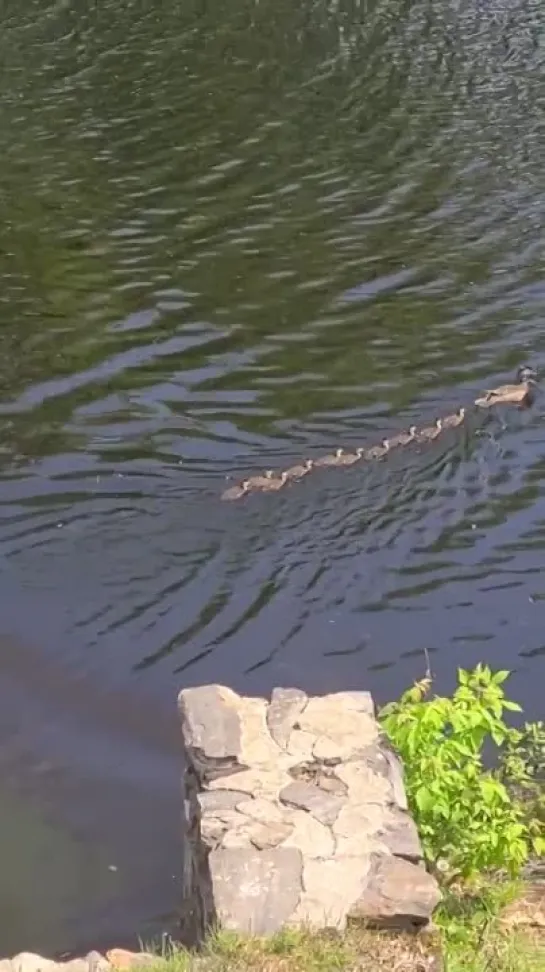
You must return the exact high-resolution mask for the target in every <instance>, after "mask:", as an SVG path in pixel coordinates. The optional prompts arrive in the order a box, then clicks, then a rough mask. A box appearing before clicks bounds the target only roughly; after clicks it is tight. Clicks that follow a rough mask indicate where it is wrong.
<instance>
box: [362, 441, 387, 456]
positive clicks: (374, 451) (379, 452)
mask: <svg viewBox="0 0 545 972" xmlns="http://www.w3.org/2000/svg"><path fill="white" fill-rule="evenodd" d="M389 451H390V440H389V439H383V440H382V443H381V444H380V445H376V446H371V448H370V449H366V450H365V458H366V459H382V457H383V456H385V455H386V453H387V452H389Z"/></svg>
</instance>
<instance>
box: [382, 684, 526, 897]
mask: <svg viewBox="0 0 545 972" xmlns="http://www.w3.org/2000/svg"><path fill="white" fill-rule="evenodd" d="M508 676H509V672H506V671H499V672H495V673H493V672H492V671H491V670H490V668H488V666H486V665H478V666H477V668H475V670H474V671H472V672H470V671H466V670H464V669H459V670H458V687H457V688H456V691H455V692H454V695H453V696H452V698H440V697H433V698H427V696H428V693H429V692H430V689H431V686H432V682H431V679H430V678H426V679H423V680H422V681H421V682H417V683H416V684H415V685H413V686H412V687H411V688H410V689H409V690H408V691H407V692H405V693H404V694H403V695H402V696H401V698H400V699H399V701H397V702H393V703H391V704H390V705H387V706H385V707H384V708H383V709H382V711H381V714H380V718H381V723H382V726H383V728H384V731H385V732H386V734H387V736H388V737H389V739H390V741H391V743H392V744H393V745H394V747H395V748H396V749H397V751H398V752H399V754H400V756H401V759H402V760H403V763H404V769H405V785H406V789H407V797H408V800H409V805H410V808H411V811H412V813H413V815H414V817H415V820H416V823H417V825H418V828H419V832H420V836H421V840H422V845H423V849H424V854H425V856H426V859H427V861H428V863H429V864H430V865H431V867H432V869H434V870H436V872H439V873H440V874H441V873H444V872H445V870H446V871H447V872H448V874H449V877H450V879H451V880H452V879H454V878H455V877H462V878H470V877H472V876H475V875H476V874H483V873H484V872H494V871H503V872H507V873H508V874H509V875H510V876H512V877H516V875H517V874H519V873H520V870H521V868H522V867H523V865H524V864H525V863H526V861H527V860H528V858H529V856H530V855H531V854H537V855H540V854H543V852H544V851H545V840H544V837H543V827H542V824H541V823H540V821H539V820H538V819H537V818H535V817H534V816H529V815H528V813H527V811H526V808H525V806H524V804H523V802H522V801H521V800H520V799H518V798H517V796H516V795H515V794H514V793H513V792H512V791H511V790H510V788H509V787H508V785H507V782H506V779H505V776H506V773H505V767H504V771H503V773H502V771H501V770H500V769H497V770H487V769H485V766H484V762H483V750H484V748H485V746H486V745H487V744H489V743H493V744H494V745H495V746H496V747H498V749H499V751H500V752H501V751H502V750H503V751H505V752H507V751H509V752H511V753H512V756H511V757H509V760H508V763H509V767H510V768H509V770H508V773H507V775H509V772H510V773H511V774H512V773H513V772H515V775H516V774H517V772H518V773H519V780H520V772H521V766H520V763H519V764H518V767H516V766H515V764H514V763H515V758H520V754H519V757H515V752H516V748H517V736H516V732H517V731H516V730H514V729H512V728H510V727H509V726H508V725H507V724H506V722H505V720H504V713H505V712H506V711H512V712H519V711H520V706H519V705H517V703H515V702H511V701H509V700H508V699H506V698H505V695H504V691H503V687H502V686H503V683H504V682H505V680H506V679H507V678H508ZM521 742H522V740H520V739H519V740H518V743H519V744H520V743H521Z"/></svg>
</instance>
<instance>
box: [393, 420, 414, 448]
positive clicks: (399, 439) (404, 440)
mask: <svg viewBox="0 0 545 972" xmlns="http://www.w3.org/2000/svg"><path fill="white" fill-rule="evenodd" d="M416 432H417V427H416V425H411V426H410V428H409V430H408V431H407V432H399V434H398V435H394V436H392V438H391V439H388V442H389V444H390V449H395V447H396V446H400V445H401V446H404V445H409V443H410V442H414V440H415V439H416Z"/></svg>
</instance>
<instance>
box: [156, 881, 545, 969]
mask: <svg viewBox="0 0 545 972" xmlns="http://www.w3.org/2000/svg"><path fill="white" fill-rule="evenodd" d="M523 890H524V889H522V888H521V886H517V885H512V884H503V885H489V886H487V887H486V888H483V889H481V890H480V891H474V892H473V893H468V892H465V893H462V892H461V891H457V892H452V893H449V894H448V896H447V897H446V898H445V900H444V902H443V904H442V905H441V907H440V909H439V911H438V913H437V915H436V926H437V927H436V929H435V930H434V931H433V932H425V933H424V934H421V935H416V936H415V935H409V934H406V935H402V934H394V933H391V932H389V933H387V932H377V931H371V930H369V929H365V928H362V927H361V926H353V927H349V928H348V929H347V930H346V932H344V933H343V934H342V935H341V934H336V933H325V932H324V933H312V932H306V931H295V930H291V929H290V930H285V931H283V932H281V933H279V934H276V935H274V936H272V937H271V938H257V937H249V936H248V937H244V936H241V935H239V934H235V933H232V932H226V931H222V932H217V933H216V934H215V935H213V936H211V937H210V939H209V940H208V942H207V944H206V947H205V948H204V949H203V950H202V951H201V952H199V953H192V952H188V951H186V950H184V949H182V948H178V947H171V948H170V949H169V950H168V951H167V952H165V953H164V954H163V955H157V958H156V961H155V962H153V963H150V964H146V970H147V972H386V970H387V972H435V970H437V972H439V970H440V969H444V970H445V972H545V929H544V928H541V930H540V929H537V930H533V929H531V928H530V927H526V926H521V927H519V926H517V921H516V905H517V902H522V901H523V894H522V892H523ZM521 913H524V909H522V911H521ZM509 915H511V918H508V916H509ZM441 957H442V959H443V961H441Z"/></svg>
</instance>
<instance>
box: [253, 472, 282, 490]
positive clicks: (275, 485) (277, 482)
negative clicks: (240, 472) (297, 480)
mask: <svg viewBox="0 0 545 972" xmlns="http://www.w3.org/2000/svg"><path fill="white" fill-rule="evenodd" d="M287 478H288V477H287V476H286V473H285V472H283V473H280V476H274V473H273V470H272V469H267V472H266V473H265V475H264V476H250V478H249V480H248V484H249V489H261V490H263V491H264V492H269V491H271V490H274V489H281V488H282V486H283V485H284V483H285V482H287Z"/></svg>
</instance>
